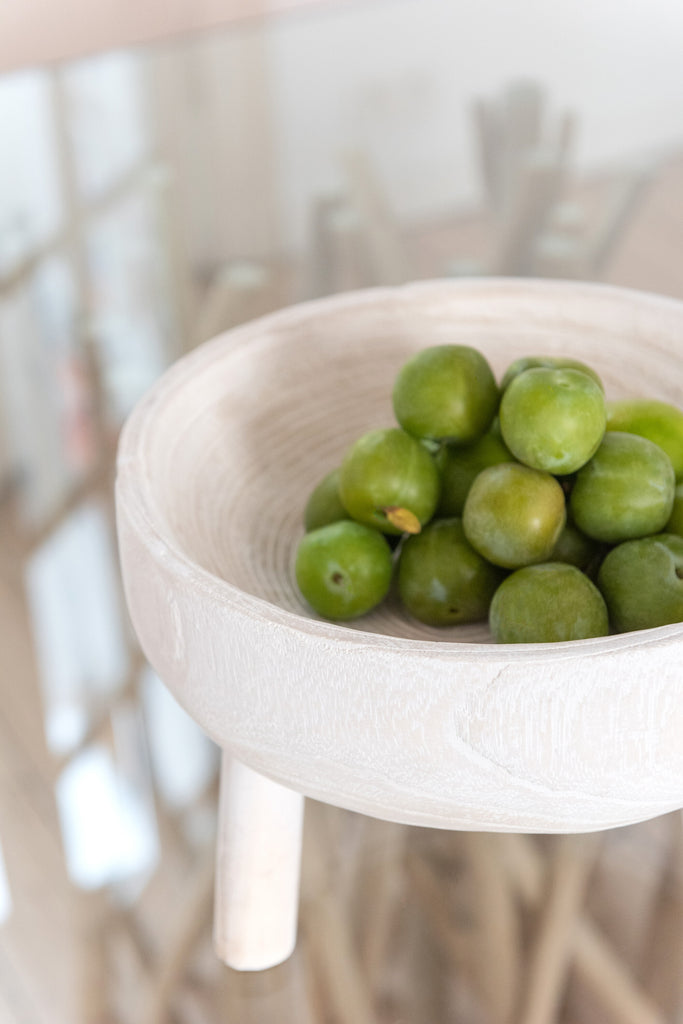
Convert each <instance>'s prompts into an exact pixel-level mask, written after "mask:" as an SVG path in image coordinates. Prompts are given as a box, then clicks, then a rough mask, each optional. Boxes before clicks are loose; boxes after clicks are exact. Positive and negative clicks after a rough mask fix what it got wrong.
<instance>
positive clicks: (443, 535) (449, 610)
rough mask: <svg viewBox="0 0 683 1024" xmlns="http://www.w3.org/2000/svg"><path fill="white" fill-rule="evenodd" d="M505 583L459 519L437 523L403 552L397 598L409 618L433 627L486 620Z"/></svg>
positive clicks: (411, 540)
mask: <svg viewBox="0 0 683 1024" xmlns="http://www.w3.org/2000/svg"><path fill="white" fill-rule="evenodd" d="M502 578H503V573H502V571H501V570H500V569H496V568H495V567H494V566H493V565H491V564H490V562H487V561H486V560H485V559H484V558H482V557H481V555H479V554H477V552H476V551H475V550H474V548H473V547H472V546H471V545H470V544H469V543H468V541H467V539H466V537H465V533H464V530H463V528H462V522H461V521H460V519H458V518H457V517H452V518H448V519H435V520H433V521H432V522H431V523H429V524H428V525H427V526H425V528H424V530H422V532H421V533H419V534H417V535H416V536H414V537H408V538H407V540H405V541H404V543H403V546H402V548H401V553H400V557H399V563H398V592H399V596H400V598H401V600H402V601H403V604H404V605H405V607H406V608H407V609H408V611H409V612H410V614H411V615H413V616H414V617H415V618H416V619H419V620H420V622H425V623H428V624H429V625H432V626H453V625H456V624H457V623H462V622H477V621H480V620H482V619H486V617H487V615H488V610H489V604H490V603H491V598H492V597H493V594H494V592H495V590H496V587H497V586H498V584H499V583H500V581H501V579H502Z"/></svg>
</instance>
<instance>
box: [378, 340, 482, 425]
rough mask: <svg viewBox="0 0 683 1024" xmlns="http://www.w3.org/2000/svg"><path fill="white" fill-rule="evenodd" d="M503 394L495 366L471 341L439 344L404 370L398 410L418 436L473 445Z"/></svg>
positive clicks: (395, 398)
mask: <svg viewBox="0 0 683 1024" xmlns="http://www.w3.org/2000/svg"><path fill="white" fill-rule="evenodd" d="M498 397H499V392H498V385H497V384H496V380H495V377H494V375H493V371H492V370H491V367H490V366H489V364H488V362H487V360H486V358H485V357H484V356H483V355H482V354H481V352H478V351H477V350H476V349H474V348H470V347H469V346H468V345H435V346H433V347H431V348H426V349H423V350H422V351H421V352H418V353H417V354H416V355H414V356H413V357H412V358H411V359H409V360H408V362H406V363H405V364H404V365H403V367H402V368H401V370H400V371H399V373H398V375H397V377H396V381H395V384H394V391H393V402H394V413H395V415H396V419H397V420H398V422H399V423H400V424H401V426H402V427H403V429H404V430H407V431H408V433H409V434H413V435H414V436H415V437H426V438H432V439H434V440H444V441H451V442H456V443H457V444H469V443H470V442H472V441H475V440H476V439H477V438H478V437H481V435H482V434H483V433H484V432H485V431H486V430H488V428H489V427H490V425H491V422H492V420H493V417H494V416H495V414H496V411H497V409H498Z"/></svg>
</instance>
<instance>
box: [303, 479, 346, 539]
mask: <svg viewBox="0 0 683 1024" xmlns="http://www.w3.org/2000/svg"><path fill="white" fill-rule="evenodd" d="M348 518H349V513H348V512H347V511H346V509H345V508H344V506H343V505H342V502H341V498H340V497H339V469H338V468H337V469H333V470H332V471H331V472H330V473H327V474H326V475H325V476H324V477H323V478H322V480H321V481H320V483H319V484H318V485H317V486H316V487H314V489H313V490H312V491H311V494H310V496H309V498H308V501H307V502H306V508H305V509H304V528H305V530H306V532H307V533H309V532H310V531H311V530H317V529H319V527H321V526H327V524H328V523H336V522H337V521H338V520H339V519H348Z"/></svg>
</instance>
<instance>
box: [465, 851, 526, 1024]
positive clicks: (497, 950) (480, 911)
mask: <svg viewBox="0 0 683 1024" xmlns="http://www.w3.org/2000/svg"><path fill="white" fill-rule="evenodd" d="M463 838H464V841H465V847H466V850H467V853H468V871H469V874H470V877H471V879H472V885H473V887H474V894H475V921H474V927H475V931H474V936H473V941H474V944H475V949H474V956H475V960H474V969H475V977H476V983H477V988H478V990H479V991H480V993H481V997H482V1000H483V1002H484V1004H485V1006H486V1008H487V1010H488V1014H489V1017H490V1019H491V1021H493V1022H494V1024H508V1022H510V1021H511V1020H512V1018H513V1014H514V1010H515V1006H516V1005H517V999H518V993H519V987H520V977H521V969H522V965H521V935H520V921H519V913H518V907H517V902H516V900H515V898H514V893H513V890H512V886H511V885H510V881H509V879H508V877H507V875H506V873H505V871H504V869H503V865H502V863H501V854H502V847H501V844H500V842H499V836H498V835H496V834H494V833H488V832H470V833H465V834H464V836H463Z"/></svg>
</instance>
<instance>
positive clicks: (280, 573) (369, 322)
mask: <svg viewBox="0 0 683 1024" xmlns="http://www.w3.org/2000/svg"><path fill="white" fill-rule="evenodd" d="M678 338H683V313H682V312H681V308H680V307H679V306H678V304H675V303H670V302H667V301H666V300H660V299H657V298H655V297H651V296H641V295H638V294H637V293H630V292H622V291H619V290H617V289H609V288H600V287H595V286H584V285H571V284H560V283H552V284H551V283H542V282H514V281H507V282H495V281H481V282H433V283H428V284H422V285H413V286H410V287H406V288H401V289H391V290H386V289H382V290H377V291H374V290H373V291H367V292H362V293H355V294H353V295H348V296H342V297H337V298H334V299H328V300H322V301H320V302H316V303H308V304H305V305H302V306H299V307H293V308H291V309H289V310H286V311H283V312H282V313H279V314H275V315H274V316H272V317H268V318H266V319H264V320H261V321H256V322H254V323H252V324H249V325H247V326H246V327H244V328H241V329H239V330H237V331H233V332H231V333H230V334H228V335H225V336H223V337H222V338H219V339H216V341H214V342H211V343H209V344H208V345H205V346H202V348H201V349H200V350H197V352H195V353H193V354H192V355H191V356H190V357H188V358H187V359H186V360H183V361H181V363H179V364H177V365H176V367H174V368H173V369H172V370H171V371H170V373H169V374H168V375H167V376H166V378H164V380H163V381H162V383H161V385H160V390H159V391H158V393H157V394H156V395H155V396H153V401H152V405H151V407H149V406H148V413H147V415H146V416H145V421H144V451H145V457H146V481H147V492H148V500H149V502H150V505H151V507H152V508H153V514H154V517H155V519H156V520H157V524H158V527H159V529H160V531H161V532H162V533H163V534H165V536H166V538H167V539H168V540H170V542H171V543H172V545H173V546H174V547H175V548H176V549H178V550H179V551H180V552H181V553H182V555H183V556H184V557H185V558H186V559H188V560H190V561H191V562H193V563H195V564H196V565H198V566H200V567H201V568H202V569H203V570H205V571H206V572H208V573H211V574H212V575H213V576H215V577H218V578H219V579H221V580H224V581H225V582H226V584H227V585H228V586H231V587H235V588H238V590H239V591H241V592H243V593H246V594H250V595H252V596H254V597H256V598H259V599H262V600H263V601H266V602H268V603H270V604H274V605H277V606H278V607H279V608H280V609H284V610H285V611H287V612H291V613H294V614H295V615H301V616H306V617H309V618H310V617H313V618H315V614H314V613H313V612H311V611H310V609H309V608H308V607H307V606H306V604H305V603H304V602H303V600H302V599H301V597H300V596H299V594H298V591H297V588H296V583H295V580H294V573H293V562H294V554H295V550H296V544H297V541H298V540H299V538H300V537H301V535H302V532H303V529H302V514H303V509H304V505H305V502H306V500H307V498H308V495H309V493H310V491H311V489H312V488H313V487H314V486H315V484H316V483H317V482H318V480H319V479H320V478H321V477H322V476H323V475H324V474H325V473H326V472H328V471H329V470H330V469H332V468H334V467H335V466H336V465H338V464H339V462H340V460H341V458H342V456H343V453H344V451H345V450H346V448H347V447H348V445H349V444H350V443H352V442H353V441H354V440H355V439H356V438H357V437H359V436H360V435H361V434H362V433H364V432H365V431H367V430H370V429H372V428H375V427H383V426H392V425H394V422H395V421H394V417H393V413H392V407H391V390H392V385H393V380H394V378H395V375H396V373H397V371H398V369H399V368H400V366H401V365H402V364H403V362H404V361H405V360H406V359H407V358H408V356H410V355H411V354H412V353H413V352H415V351H416V350H418V349H420V348H424V347H426V346H429V345H435V344H442V343H446V342H455V343H458V344H467V345H472V346H475V347H477V348H479V349H480V350H481V351H482V352H483V353H484V354H485V355H486V357H487V358H488V360H489V362H490V363H491V366H492V368H493V369H494V372H495V373H496V374H497V376H498V377H499V378H500V376H501V375H502V373H503V372H504V370H505V369H506V367H507V366H508V364H509V363H510V362H511V361H512V360H513V359H515V358H517V357H518V356H522V355H538V354H555V355H567V356H572V357H574V358H578V359H583V360H585V361H586V362H588V363H590V364H591V365H592V366H594V367H595V369H596V370H598V372H599V373H600V374H601V375H602V378H603V381H604V384H605V390H606V394H607V397H608V398H620V397H628V396H636V395H643V396H648V397H656V398H661V399H664V400H667V401H672V402H675V403H680V396H681V394H682V393H683V367H682V366H681V358H680V349H679V348H678V344H679V343H678ZM161 394H163V401H158V398H159V395H161ZM149 408H151V409H152V414H151V415H150V414H149ZM345 628H349V629H360V630H363V631H369V632H373V633H381V634H386V635H388V636H398V637H405V638H413V639H425V638H428V639H437V640H442V641H443V640H452V641H460V642H477V643H482V642H489V641H490V636H489V633H488V629H487V627H486V625H485V624H478V625H471V626H460V627H451V628H447V629H435V628H430V627H427V626H424V625H422V624H420V623H418V622H415V621H414V620H412V619H410V618H409V617H408V615H407V614H406V613H405V612H404V611H403V610H402V609H401V607H400V606H399V605H398V603H397V602H396V601H395V600H393V599H389V600H388V601H387V602H385V604H383V605H382V607H381V608H379V609H377V610H376V611H374V612H373V613H371V614H369V615H366V616H364V617H363V618H361V619H359V620H356V621H355V622H353V623H350V624H348V626H347V627H345Z"/></svg>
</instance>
